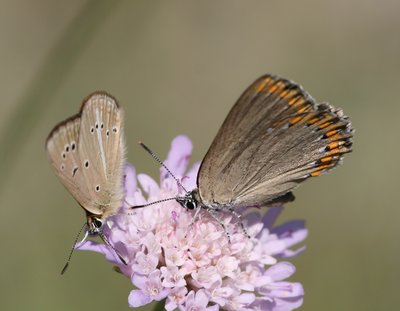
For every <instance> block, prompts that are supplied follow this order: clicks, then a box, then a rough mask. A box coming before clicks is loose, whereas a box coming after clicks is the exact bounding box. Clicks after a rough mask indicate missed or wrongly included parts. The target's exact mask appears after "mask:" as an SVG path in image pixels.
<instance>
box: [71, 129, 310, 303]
mask: <svg viewBox="0 0 400 311" xmlns="http://www.w3.org/2000/svg"><path fill="white" fill-rule="evenodd" d="M191 152H192V144H191V142H190V140H189V139H188V138H186V137H185V136H178V137H177V138H175V139H174V140H173V142H172V146H171V150H170V152H169V155H168V157H167V160H166V161H165V164H166V165H167V166H168V167H169V169H170V170H171V171H172V173H173V174H174V175H175V176H176V177H177V178H179V179H180V180H181V181H182V184H183V186H184V187H185V188H186V189H188V190H191V189H194V188H195V187H196V176H197V172H198V169H199V163H196V164H195V165H194V166H193V167H192V168H191V169H190V170H189V171H186V169H187V165H188V162H189V157H190V155H191ZM125 187H126V197H125V201H126V202H127V203H126V204H125V206H124V207H123V208H121V210H120V212H119V213H118V214H117V215H115V216H113V217H110V218H109V219H108V222H107V224H108V226H105V227H106V228H105V229H104V233H105V234H106V235H107V237H108V239H109V240H110V242H111V244H112V245H113V246H114V247H115V249H116V250H117V251H118V253H119V254H120V255H121V256H123V257H124V258H125V260H126V261H127V263H128V264H127V265H124V264H123V263H121V262H120V260H119V259H118V258H117V256H116V255H115V253H114V251H113V250H111V249H110V248H109V247H108V246H106V245H104V244H99V243H95V242H93V241H87V242H85V243H84V244H83V245H81V246H79V249H81V250H92V251H96V252H99V253H102V254H104V255H105V256H106V259H107V260H108V261H110V262H111V263H112V264H114V265H116V266H118V269H119V270H120V271H121V273H123V274H124V275H125V276H127V277H129V278H130V279H131V281H132V284H133V285H135V286H136V287H137V288H138V289H134V290H132V291H131V293H130V295H129V299H128V301H129V305H130V306H131V307H138V306H143V305H146V304H148V303H150V302H151V301H154V300H156V301H160V300H163V299H166V303H165V308H166V310H175V309H177V308H178V309H179V310H220V309H221V310H222V309H223V310H243V311H245V310H271V311H278V310H279V311H283V310H293V309H296V308H298V307H300V306H301V304H302V302H303V295H304V293H303V287H302V285H301V284H299V283H293V282H288V281H285V280H286V279H287V278H288V277H290V276H291V275H292V274H293V273H294V272H295V267H294V266H293V265H292V264H290V263H288V262H283V261H279V259H280V258H289V257H293V256H296V255H298V254H299V253H301V252H302V251H303V250H304V247H301V248H298V249H297V250H293V249H291V248H292V247H293V246H295V245H296V244H298V243H300V242H302V241H303V240H304V239H305V238H306V236H307V229H306V228H305V226H304V222H302V221H298V220H295V221H290V222H287V223H285V224H283V225H280V226H277V227H274V223H275V220H276V218H277V217H278V216H279V214H280V213H281V212H282V210H283V207H274V208H270V209H268V211H267V212H266V213H265V215H264V216H263V217H262V216H261V214H260V211H258V210H257V211H252V212H250V213H247V214H246V210H245V209H243V210H242V211H239V212H240V213H241V214H242V215H243V223H244V225H245V227H246V229H247V231H248V234H249V235H250V238H248V237H247V236H245V234H244V232H243V231H242V230H241V228H240V226H239V225H238V224H237V223H235V221H236V219H235V218H234V217H232V215H231V214H229V213H226V214H220V215H219V217H220V219H221V221H222V222H223V223H224V225H225V226H226V228H227V230H228V231H229V234H230V240H229V239H228V237H227V235H226V232H225V231H224V229H223V228H222V226H221V225H220V224H219V223H217V222H216V221H215V220H214V219H213V218H212V217H210V216H209V214H208V213H207V212H201V214H200V217H199V218H198V219H197V220H196V222H195V223H194V224H192V225H191V221H192V218H193V212H192V211H188V210H186V209H184V208H183V207H182V206H181V205H180V204H179V203H177V202H176V201H175V200H171V201H166V202H163V203H159V204H154V205H150V206H147V207H144V208H141V209H134V210H131V209H129V206H134V205H140V204H145V203H147V202H153V201H156V200H160V199H164V198H171V197H172V198H173V197H176V196H177V195H180V196H182V195H184V194H185V193H184V192H182V191H183V190H182V189H180V187H178V185H177V183H176V181H175V180H174V179H173V178H171V176H169V174H168V173H167V172H166V171H165V170H164V169H161V180H160V185H158V183H157V182H155V181H154V180H153V179H152V178H150V177H149V176H147V175H144V174H139V175H136V172H135V169H134V168H133V167H132V166H131V165H127V167H126V178H125ZM144 194H145V195H144ZM234 220H235V221H234Z"/></svg>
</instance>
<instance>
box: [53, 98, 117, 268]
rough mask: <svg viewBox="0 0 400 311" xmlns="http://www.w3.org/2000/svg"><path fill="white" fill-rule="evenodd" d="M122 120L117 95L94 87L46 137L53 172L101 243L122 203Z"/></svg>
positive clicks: (91, 231) (88, 231)
mask: <svg viewBox="0 0 400 311" xmlns="http://www.w3.org/2000/svg"><path fill="white" fill-rule="evenodd" d="M123 121H124V120H123V110H122V108H121V107H120V106H119V105H118V103H117V101H116V99H115V98H114V97H112V96H111V95H109V94H107V93H105V92H95V93H93V94H91V95H89V96H88V97H86V98H85V99H84V100H83V103H82V106H81V110H80V112H79V113H78V114H76V115H74V116H72V117H70V118H68V119H66V120H64V121H62V122H61V123H59V124H58V125H56V126H55V127H54V129H53V130H52V131H51V132H50V134H49V136H48V138H47V140H46V151H47V155H48V158H49V161H50V163H51V165H52V167H53V169H54V172H55V174H56V175H57V177H58V179H59V180H60V181H61V183H62V184H63V185H64V187H65V188H67V190H68V191H69V192H70V193H71V194H72V196H73V197H74V199H75V200H76V201H77V202H78V203H79V205H80V206H81V207H82V208H83V210H84V211H85V213H86V227H87V231H86V232H87V233H88V234H90V235H100V236H101V237H102V239H103V240H104V241H105V242H106V244H109V243H108V241H107V239H106V237H105V236H104V235H103V233H102V227H103V224H104V222H105V220H106V219H107V218H108V217H109V216H111V215H113V214H115V213H116V212H117V210H118V209H119V207H121V206H122V203H123V197H124V188H123V169H124V164H125V142H124V135H123ZM68 261H69V260H68ZM63 271H64V270H63Z"/></svg>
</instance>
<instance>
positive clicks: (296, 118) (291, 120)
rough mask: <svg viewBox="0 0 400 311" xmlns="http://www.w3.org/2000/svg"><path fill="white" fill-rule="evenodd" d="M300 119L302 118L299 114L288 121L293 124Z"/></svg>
mask: <svg viewBox="0 0 400 311" xmlns="http://www.w3.org/2000/svg"><path fill="white" fill-rule="evenodd" d="M301 119H303V117H301V116H299V117H294V118H293V119H290V120H289V123H290V124H292V125H293V124H296V123H298V122H300V121H301Z"/></svg>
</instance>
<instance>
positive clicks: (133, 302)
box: [128, 290, 152, 308]
mask: <svg viewBox="0 0 400 311" xmlns="http://www.w3.org/2000/svg"><path fill="white" fill-rule="evenodd" d="M151 301H152V300H151V298H150V297H149V296H146V295H145V294H143V292H142V291H141V290H132V291H131V293H130V294H129V297H128V302H129V306H130V307H132V308H136V307H141V306H144V305H147V304H148V303H150V302H151Z"/></svg>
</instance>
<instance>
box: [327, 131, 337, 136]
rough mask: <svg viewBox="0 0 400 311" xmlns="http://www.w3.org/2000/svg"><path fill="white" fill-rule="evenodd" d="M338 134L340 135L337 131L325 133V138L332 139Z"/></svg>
mask: <svg viewBox="0 0 400 311" xmlns="http://www.w3.org/2000/svg"><path fill="white" fill-rule="evenodd" d="M337 133H338V131H337V130H332V131H329V132H327V133H325V136H326V137H331V136H333V135H335V134H337Z"/></svg>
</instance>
